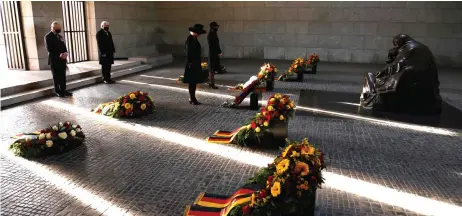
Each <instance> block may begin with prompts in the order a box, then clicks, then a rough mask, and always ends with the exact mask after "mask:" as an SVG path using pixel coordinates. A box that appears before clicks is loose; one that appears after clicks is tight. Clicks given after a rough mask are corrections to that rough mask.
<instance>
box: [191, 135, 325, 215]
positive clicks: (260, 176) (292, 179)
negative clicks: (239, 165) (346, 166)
mask: <svg viewBox="0 0 462 216" xmlns="http://www.w3.org/2000/svg"><path fill="white" fill-rule="evenodd" d="M325 167H326V166H325V162H324V153H323V152H321V151H320V150H318V149H317V148H315V147H314V146H313V145H311V144H310V143H309V142H308V139H304V140H302V142H293V141H289V140H288V141H287V147H285V148H284V149H283V151H282V152H281V153H280V154H279V155H278V156H277V157H276V158H275V159H274V161H273V162H272V163H270V164H268V166H267V167H265V168H262V169H260V170H259V171H258V172H257V173H256V174H255V175H254V176H253V177H252V178H251V179H249V181H248V184H246V185H244V186H243V187H241V188H239V189H238V190H237V191H236V192H235V193H234V194H232V195H231V196H223V195H217V194H210V193H200V194H199V196H198V198H197V199H196V201H195V202H194V204H193V205H191V206H187V207H186V209H185V213H184V215H185V216H193V215H194V216H260V215H270V216H286V215H287V216H289V215H297V216H313V215H314V212H315V203H316V191H317V189H318V188H321V186H322V184H323V183H324V178H323V177H322V170H323V169H324V168H325Z"/></svg>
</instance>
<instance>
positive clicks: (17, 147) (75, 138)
mask: <svg viewBox="0 0 462 216" xmlns="http://www.w3.org/2000/svg"><path fill="white" fill-rule="evenodd" d="M13 138H14V139H16V140H15V141H14V142H13V143H12V144H11V145H10V146H9V148H8V149H9V150H10V151H11V152H13V154H14V155H16V156H20V157H25V158H35V157H42V156H49V155H54V154H60V153H63V152H66V151H69V150H71V149H74V148H76V147H77V146H80V145H81V144H82V143H83V141H84V139H85V134H84V133H83V131H82V128H81V127H80V125H78V124H76V123H73V122H70V121H66V122H64V123H63V122H59V123H58V124H56V125H53V126H50V127H48V128H45V129H42V130H40V131H37V132H32V133H22V134H18V135H16V136H14V137H13Z"/></svg>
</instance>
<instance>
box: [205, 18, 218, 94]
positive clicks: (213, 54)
mask: <svg viewBox="0 0 462 216" xmlns="http://www.w3.org/2000/svg"><path fill="white" fill-rule="evenodd" d="M218 27H220V26H219V25H218V24H217V23H216V22H211V23H210V32H209V34H208V35H207V41H208V43H209V72H210V83H209V86H210V88H213V89H217V88H218V87H216V86H215V78H214V77H215V72H217V71H220V70H221V64H220V56H221V49H220V41H219V39H218V34H217V31H218Z"/></svg>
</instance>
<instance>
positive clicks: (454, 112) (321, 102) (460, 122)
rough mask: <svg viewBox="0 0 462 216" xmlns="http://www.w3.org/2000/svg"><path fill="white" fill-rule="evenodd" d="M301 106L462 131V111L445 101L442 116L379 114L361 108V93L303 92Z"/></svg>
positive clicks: (301, 93)
mask: <svg viewBox="0 0 462 216" xmlns="http://www.w3.org/2000/svg"><path fill="white" fill-rule="evenodd" d="M299 100H300V101H299V106H302V107H308V108H315V109H321V110H327V111H331V112H338V113H345V114H351V115H358V116H364V117H371V118H377V119H383V120H391V121H397V122H405V123H412V124H418V125H426V126H434V127H442V128H454V129H462V111H460V110H459V109H457V108H455V107H453V106H451V105H450V104H448V103H446V102H444V101H443V106H442V107H443V111H442V113H441V114H440V115H434V116H422V115H409V114H398V113H389V112H377V111H372V110H371V109H365V108H363V107H361V106H360V102H359V93H358V94H352V93H342V92H328V91H316V90H301V92H300V99H299Z"/></svg>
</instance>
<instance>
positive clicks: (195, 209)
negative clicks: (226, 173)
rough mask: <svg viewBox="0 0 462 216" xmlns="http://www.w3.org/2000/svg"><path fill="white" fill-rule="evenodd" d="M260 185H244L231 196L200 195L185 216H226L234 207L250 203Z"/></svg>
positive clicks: (188, 208) (186, 210) (188, 207)
mask: <svg viewBox="0 0 462 216" xmlns="http://www.w3.org/2000/svg"><path fill="white" fill-rule="evenodd" d="M261 188H262V187H261V186H260V185H246V186H244V187H242V188H240V189H238V190H237V191H236V192H235V193H234V194H233V195H231V196H222V195H216V194H209V193H200V194H199V196H198V198H197V199H196V201H195V202H194V205H192V206H187V207H186V209H185V212H184V215H185V216H227V215H228V214H229V212H230V211H231V210H232V209H233V208H234V207H236V206H239V205H243V204H246V203H249V202H251V199H252V194H253V193H254V192H255V191H257V190H260V189H261Z"/></svg>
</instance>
